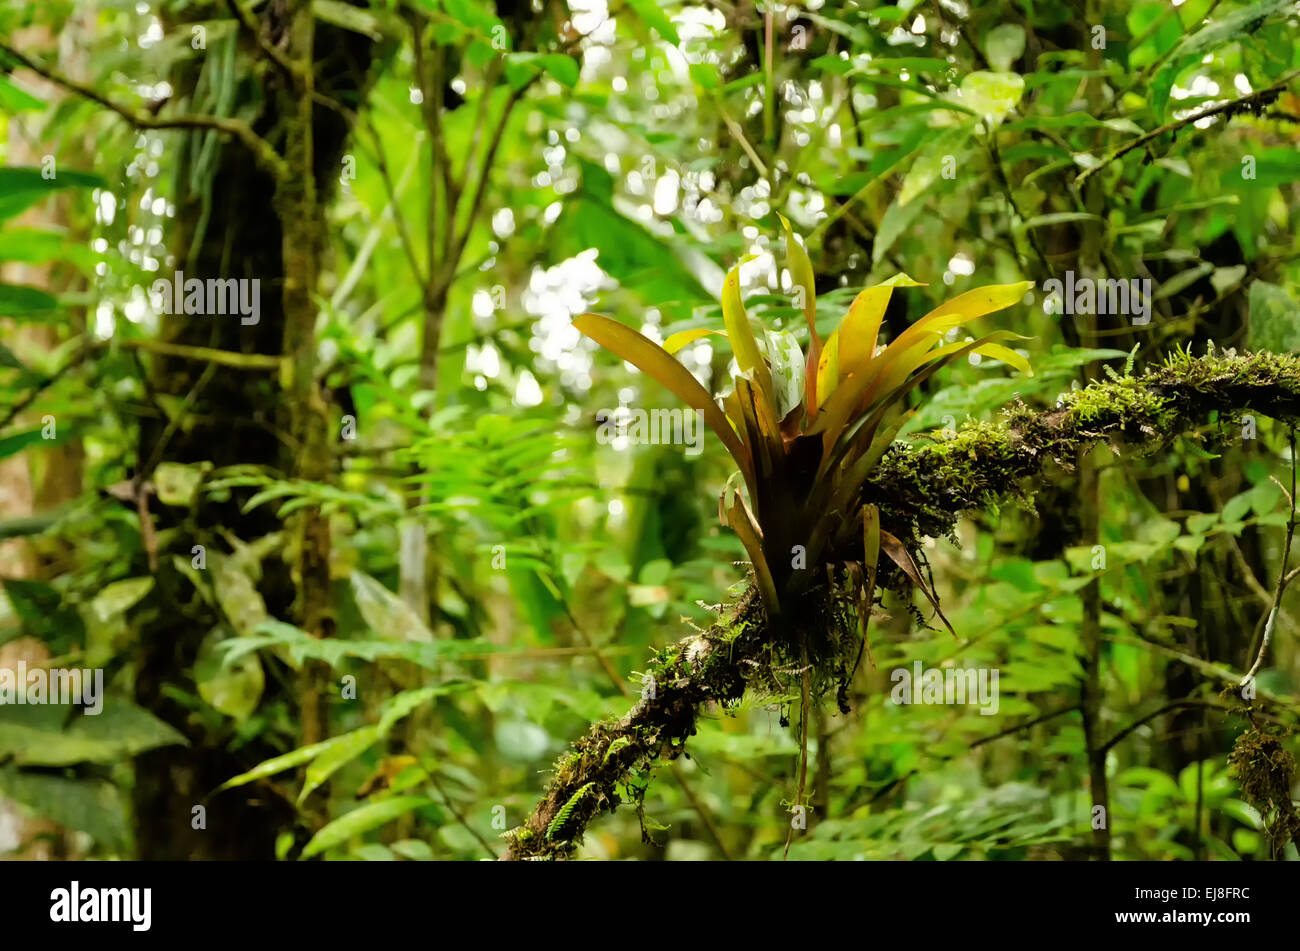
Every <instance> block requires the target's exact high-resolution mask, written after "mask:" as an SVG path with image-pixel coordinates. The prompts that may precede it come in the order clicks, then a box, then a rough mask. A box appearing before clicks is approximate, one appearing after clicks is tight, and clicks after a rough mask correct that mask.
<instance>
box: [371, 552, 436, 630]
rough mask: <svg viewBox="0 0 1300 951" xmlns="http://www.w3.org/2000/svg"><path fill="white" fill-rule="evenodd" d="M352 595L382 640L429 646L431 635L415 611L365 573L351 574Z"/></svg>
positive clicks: (372, 628)
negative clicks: (388, 639)
mask: <svg viewBox="0 0 1300 951" xmlns="http://www.w3.org/2000/svg"><path fill="white" fill-rule="evenodd" d="M350 580H351V583H352V594H353V597H354V598H355V599H356V602H357V610H358V611H360V612H361V617H362V619H363V620H365V622H366V626H368V627H369V628H370V629H371V630H372V631H374V632H375V633H376V634H377V635H379V637H381V638H391V639H393V640H398V641H411V642H413V643H416V644H432V643H433V641H434V636H433V632H432V631H430V630H429V628H428V627H427V626H426V625H425V623H424V622H423V621H422V620H420V616H419V615H418V614H416V613H415V611H414V609H413V608H412V607H411V606H410V605H409V604H407V603H406V602H405V601H403V600H402V599H401V598H399V597H398V596H397V595H395V594H393V592H391V591H389V590H388V589H387V588H385V587H384V586H383V585H382V584H380V583H379V582H378V581H376V580H375V579H374V578H372V577H370V575H368V574H366V573H365V572H364V571H359V570H357V571H353V572H352V575H351V578H350Z"/></svg>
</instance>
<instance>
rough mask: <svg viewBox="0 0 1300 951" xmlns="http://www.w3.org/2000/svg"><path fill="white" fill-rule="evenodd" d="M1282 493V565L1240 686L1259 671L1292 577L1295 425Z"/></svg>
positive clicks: (1292, 431)
mask: <svg viewBox="0 0 1300 951" xmlns="http://www.w3.org/2000/svg"><path fill="white" fill-rule="evenodd" d="M1274 481H1275V482H1276V481H1277V480H1276V479H1275V480H1274ZM1280 487H1281V486H1280V485H1279V488H1280ZM1282 494H1283V495H1285V496H1286V502H1287V520H1286V541H1285V542H1283V544H1282V567H1281V569H1280V570H1279V571H1278V573H1277V589H1276V590H1275V591H1274V592H1273V607H1272V608H1271V609H1270V610H1269V612H1268V621H1267V622H1265V624H1264V639H1263V640H1261V641H1260V642H1259V653H1258V654H1256V655H1255V663H1254V664H1252V665H1251V667H1250V670H1248V671H1246V676H1245V677H1243V678H1241V685H1242V686H1245V685H1246V684H1247V683H1248V682H1249V681H1251V680H1253V679H1254V678H1255V674H1257V673H1258V672H1259V668H1260V666H1262V665H1263V663H1264V654H1265V653H1267V651H1268V645H1269V642H1270V641H1272V639H1273V626H1274V625H1275V624H1276V623H1277V613H1278V611H1280V610H1282V595H1283V594H1284V593H1285V592H1286V585H1287V582H1288V581H1290V580H1291V578H1293V577H1294V575H1293V574H1288V572H1287V570H1286V563H1287V561H1288V560H1290V558H1291V542H1292V540H1293V539H1294V538H1295V521H1296V519H1295V514H1296V513H1295V497H1296V458H1295V426H1292V427H1291V491H1290V492H1287V490H1286V489H1282Z"/></svg>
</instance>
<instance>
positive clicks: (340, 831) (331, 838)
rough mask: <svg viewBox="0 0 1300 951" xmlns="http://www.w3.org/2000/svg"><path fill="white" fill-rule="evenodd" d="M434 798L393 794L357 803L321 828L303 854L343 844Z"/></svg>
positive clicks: (428, 804) (424, 804) (304, 855)
mask: <svg viewBox="0 0 1300 951" xmlns="http://www.w3.org/2000/svg"><path fill="white" fill-rule="evenodd" d="M433 804H434V803H433V800H431V799H427V798H425V797H424V796H395V797H393V798H392V799H381V800H379V801H378V802H368V803H366V804H365V805H363V806H358V807H357V808H356V809H353V810H352V811H351V812H349V813H347V814H346V815H343V816H340V817H339V818H337V819H335V820H334V821H333V822H331V823H329V824H328V825H327V826H325V828H323V829H321V830H320V831H319V832H317V833H316V835H314V836H313V837H312V840H311V841H310V842H308V843H307V847H306V848H304V849H303V850H302V857H303V858H305V859H307V858H311V857H312V856H313V855H318V854H319V853H321V852H324V851H326V850H327V849H332V848H334V847H335V846H338V845H342V844H343V843H345V842H347V841H348V840H349V839H353V838H356V837H357V836H359V835H364V834H365V833H367V832H369V831H370V830H371V829H377V828H379V827H380V826H384V825H387V824H388V823H390V822H392V821H393V820H394V819H396V818H398V817H399V816H404V815H406V814H407V813H408V812H412V811H414V810H416V809H422V808H424V807H425V806H430V805H433Z"/></svg>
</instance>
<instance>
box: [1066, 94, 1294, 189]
mask: <svg viewBox="0 0 1300 951" xmlns="http://www.w3.org/2000/svg"><path fill="white" fill-rule="evenodd" d="M1297 76H1300V69H1296V70H1292V71H1291V72H1289V73H1287V74H1286V75H1285V76H1283V77H1282V78H1281V79H1279V80H1278V81H1277V82H1275V83H1274V84H1273V85H1271V86H1266V87H1265V88H1263V89H1259V90H1256V91H1255V92H1252V93H1250V94H1249V95H1246V96H1242V97H1240V98H1238V99H1230V100H1228V101H1227V102H1221V103H1219V104H1218V105H1217V106H1210V107H1209V108H1207V109H1202V110H1201V111H1200V112H1195V113H1192V114H1191V115H1190V116H1185V117H1183V118H1182V119H1175V120H1173V121H1172V122H1166V123H1165V124H1164V125H1162V126H1160V128H1158V129H1153V130H1152V131H1150V132H1148V133H1146V134H1145V135H1140V136H1138V137H1137V138H1136V139H1133V140H1132V141H1130V142H1128V143H1126V144H1124V145H1122V146H1120V147H1119V148H1118V149H1116V150H1115V151H1113V152H1111V153H1110V154H1109V155H1108V156H1106V157H1105V158H1104V159H1102V160H1101V161H1100V162H1098V163H1097V164H1096V165H1094V166H1093V167H1092V168H1086V169H1084V170H1083V171H1082V172H1080V173H1079V174H1078V176H1076V177H1075V179H1074V184H1075V186H1076V187H1077V186H1080V185H1082V184H1083V183H1084V182H1086V181H1087V180H1088V179H1089V178H1091V177H1092V176H1093V175H1095V174H1097V173H1098V172H1099V171H1101V170H1102V169H1103V168H1105V167H1106V166H1107V165H1109V164H1111V163H1112V162H1114V161H1115V160H1116V159H1119V158H1121V157H1123V156H1125V155H1127V154H1128V153H1129V152H1132V151H1133V150H1134V149H1140V148H1141V147H1142V146H1144V145H1146V144H1147V143H1148V142H1151V141H1153V140H1155V139H1158V138H1160V136H1162V135H1164V134H1165V133H1167V132H1176V131H1178V130H1179V129H1181V128H1183V127H1184V126H1187V125H1191V124H1192V123H1194V122H1199V121H1201V120H1202V119H1208V118H1209V117H1210V116H1217V115H1221V114H1222V113H1225V112H1227V113H1235V112H1238V111H1240V110H1241V109H1243V108H1246V107H1247V106H1249V105H1250V104H1251V103H1254V102H1259V101H1263V100H1266V99H1268V98H1269V97H1273V98H1276V97H1277V94H1278V93H1280V92H1281V91H1282V90H1283V89H1285V88H1286V87H1287V85H1288V84H1289V83H1290V82H1291V81H1292V80H1293V79H1295V78H1296V77H1297Z"/></svg>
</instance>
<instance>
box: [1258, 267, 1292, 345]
mask: <svg viewBox="0 0 1300 951" xmlns="http://www.w3.org/2000/svg"><path fill="white" fill-rule="evenodd" d="M1250 349H1252V350H1267V351H1270V352H1271V353H1289V352H1292V351H1295V350H1300V305H1297V304H1296V302H1295V300H1294V298H1292V297H1291V295H1290V294H1289V293H1287V291H1286V289H1285V288H1282V287H1279V286H1278V285H1276V284H1269V283H1267V282H1266V281H1255V282H1254V283H1252V284H1251V285H1250Z"/></svg>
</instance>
